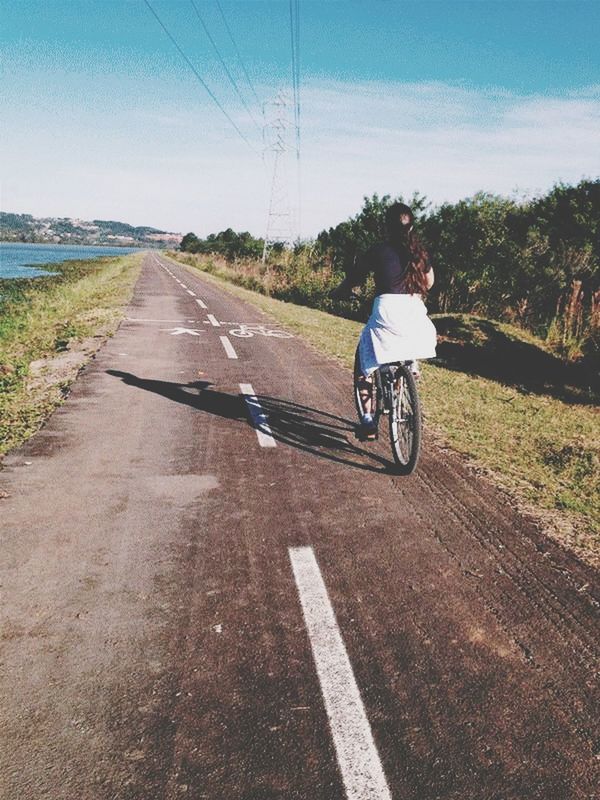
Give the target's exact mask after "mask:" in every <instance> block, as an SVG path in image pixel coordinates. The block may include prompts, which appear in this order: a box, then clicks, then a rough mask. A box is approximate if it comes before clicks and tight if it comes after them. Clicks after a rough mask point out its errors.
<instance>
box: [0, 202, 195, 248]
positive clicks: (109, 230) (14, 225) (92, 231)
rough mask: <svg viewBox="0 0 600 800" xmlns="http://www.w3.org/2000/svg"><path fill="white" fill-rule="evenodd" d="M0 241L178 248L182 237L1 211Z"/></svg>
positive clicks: (117, 224)
mask: <svg viewBox="0 0 600 800" xmlns="http://www.w3.org/2000/svg"><path fill="white" fill-rule="evenodd" d="M0 240H2V241H5V242H37V243H43V242H48V243H54V244H92V245H93V244H98V245H101V244H102V245H113V246H115V245H121V246H123V247H125V246H128V247H136V246H137V247H142V246H144V245H151V246H153V247H177V246H178V245H179V242H180V241H181V234H180V233H169V232H168V231H160V230H158V229H157V228H148V227H137V228H136V227H133V226H132V225H128V224H127V223H126V222H115V221H114V220H102V219H94V220H92V221H91V222H90V221H87V220H83V219H73V218H71V217H32V216H31V214H10V213H8V212H5V211H0Z"/></svg>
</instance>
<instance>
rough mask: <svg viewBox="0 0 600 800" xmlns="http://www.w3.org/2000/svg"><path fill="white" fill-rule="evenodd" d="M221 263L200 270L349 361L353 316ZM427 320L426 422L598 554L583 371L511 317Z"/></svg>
mask: <svg viewBox="0 0 600 800" xmlns="http://www.w3.org/2000/svg"><path fill="white" fill-rule="evenodd" d="M182 260H183V259H182ZM188 268H190V269H192V270H193V269H202V264H201V263H200V264H198V263H195V264H194V265H193V266H192V265H190V264H189V263H188ZM204 271H205V272H206V270H204ZM228 272H229V271H226V270H224V269H222V268H215V266H214V264H213V265H211V267H210V269H209V273H210V274H208V278H209V279H210V280H216V281H217V282H218V283H219V284H221V285H223V286H226V287H227V289H228V291H230V292H233V293H234V294H236V295H238V296H240V297H242V298H243V299H245V300H247V301H249V302H251V303H253V304H254V305H255V306H257V307H258V308H260V309H262V310H263V311H265V312H267V313H268V314H270V315H271V316H272V317H274V318H275V319H277V320H278V321H279V322H280V323H282V324H283V325H285V326H287V328H288V329H289V330H291V331H294V332H295V333H297V334H299V335H300V336H302V338H303V339H305V340H306V341H307V342H309V343H310V344H311V345H312V346H313V347H315V348H316V349H318V350H319V351H320V352H322V353H324V354H325V355H327V356H330V357H333V358H335V359H337V360H338V361H340V362H341V363H342V364H344V365H345V366H346V367H347V368H348V369H349V370H350V369H351V368H352V363H353V358H354V350H355V347H356V341H357V338H358V335H359V333H360V331H361V328H362V325H361V323H359V322H355V321H352V320H348V319H344V318H341V317H337V316H334V315H332V314H328V313H325V312H323V311H318V310H316V309H312V308H307V307H305V306H299V305H294V304H293V303H287V302H283V301H281V300H276V299H273V298H271V297H267V296H264V295H262V294H258V293H257V292H254V291H249V290H248V289H245V288H242V287H240V286H237V285H232V284H231V282H230V278H231V276H230V275H229V274H228ZM435 321H436V325H437V326H438V330H440V331H441V333H442V335H441V336H440V340H441V341H440V345H441V346H440V348H439V349H440V351H441V356H442V357H441V358H440V359H439V360H437V362H436V363H434V362H432V363H426V364H423V380H422V385H421V389H422V395H423V399H424V404H425V409H426V416H427V426H428V428H429V429H430V430H431V429H433V431H434V432H435V433H436V434H437V435H438V436H439V437H441V438H442V439H443V441H444V442H445V443H446V444H448V445H449V446H451V447H452V448H453V449H454V450H456V451H458V452H459V453H462V454H464V455H466V456H467V457H468V458H469V459H470V460H471V461H472V462H473V463H474V464H475V465H477V466H479V467H483V468H484V469H485V470H486V471H488V473H491V474H492V475H493V478H494V480H495V482H496V483H497V484H499V485H500V486H501V487H503V488H504V489H506V490H508V491H509V492H510V493H511V494H512V495H513V497H515V499H516V500H517V501H518V502H519V503H520V505H521V507H523V508H524V509H526V510H528V511H533V512H534V513H536V515H537V516H538V518H540V519H541V520H542V521H543V522H544V524H545V527H546V530H547V531H548V533H549V534H551V535H554V536H555V537H556V538H559V539H560V540H561V541H562V542H563V543H566V544H567V545H569V546H571V547H572V548H573V549H575V550H576V551H577V552H578V553H579V554H580V555H581V556H583V557H584V558H586V559H587V560H588V561H591V562H593V563H600V503H599V500H598V498H600V426H599V416H598V413H599V412H598V407H597V405H596V403H595V401H597V394H596V388H597V387H593V386H590V381H589V378H590V376H589V375H587V374H586V373H581V372H577V371H576V370H575V371H573V370H571V368H570V367H568V366H567V365H564V364H563V363H562V362H561V361H560V360H559V359H557V358H556V357H555V356H553V355H552V354H551V353H550V352H549V351H548V350H547V348H546V347H545V346H544V345H543V344H542V343H541V342H540V341H539V340H537V339H535V337H533V336H531V334H525V333H523V332H522V331H521V330H520V329H518V328H515V327H512V326H510V325H503V324H499V323H495V322H492V321H490V320H482V319H480V318H476V317H469V316H468V315H444V317H439V318H438V319H437V320H435ZM565 370H566V372H565Z"/></svg>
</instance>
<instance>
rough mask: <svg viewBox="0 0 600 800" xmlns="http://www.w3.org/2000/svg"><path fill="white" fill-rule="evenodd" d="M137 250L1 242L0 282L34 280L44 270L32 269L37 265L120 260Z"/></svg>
mask: <svg viewBox="0 0 600 800" xmlns="http://www.w3.org/2000/svg"><path fill="white" fill-rule="evenodd" d="M137 250H138V248H136V247H91V246H86V245H77V244H21V243H20V242H0V278H35V277H37V276H38V275H48V274H49V273H48V271H47V270H40V269H32V266H35V265H36V264H57V263H58V262H60V261H72V260H74V259H77V260H79V259H88V258H99V257H100V256H123V255H126V254H127V253H134V252H136V251H137Z"/></svg>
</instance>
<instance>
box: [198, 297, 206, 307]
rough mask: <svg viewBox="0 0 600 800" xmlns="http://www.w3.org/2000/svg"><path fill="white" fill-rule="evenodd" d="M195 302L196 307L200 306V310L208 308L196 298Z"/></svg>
mask: <svg viewBox="0 0 600 800" xmlns="http://www.w3.org/2000/svg"><path fill="white" fill-rule="evenodd" d="M196 302H197V303H198V305H199V306H200V308H208V306H207V305H206V303H203V302H202V300H198V298H196Z"/></svg>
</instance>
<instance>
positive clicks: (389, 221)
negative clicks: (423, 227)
mask: <svg viewBox="0 0 600 800" xmlns="http://www.w3.org/2000/svg"><path fill="white" fill-rule="evenodd" d="M403 214H408V216H409V217H410V223H409V224H408V225H407V226H405V225H402V223H401V222H400V217H401V216H402V215H403ZM414 219H415V217H414V214H413V212H412V211H411V209H410V208H409V207H408V206H406V205H404V203H393V204H392V205H391V206H390V207H389V208H388V209H387V211H386V214H385V222H386V225H387V229H388V233H389V237H390V243H391V244H392V245H393V246H394V247H395V248H397V249H398V250H400V251H402V250H404V252H405V253H406V255H407V256H408V260H407V263H406V272H405V273H404V278H403V280H402V283H403V289H404V291H405V292H407V293H408V294H423V295H425V294H427V291H428V287H427V278H426V276H425V272H426V271H427V269H428V267H429V255H428V253H427V250H425V248H424V247H423V245H422V244H421V242H420V241H419V239H418V237H417V235H416V233H415V232H414V230H413V223H414Z"/></svg>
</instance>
